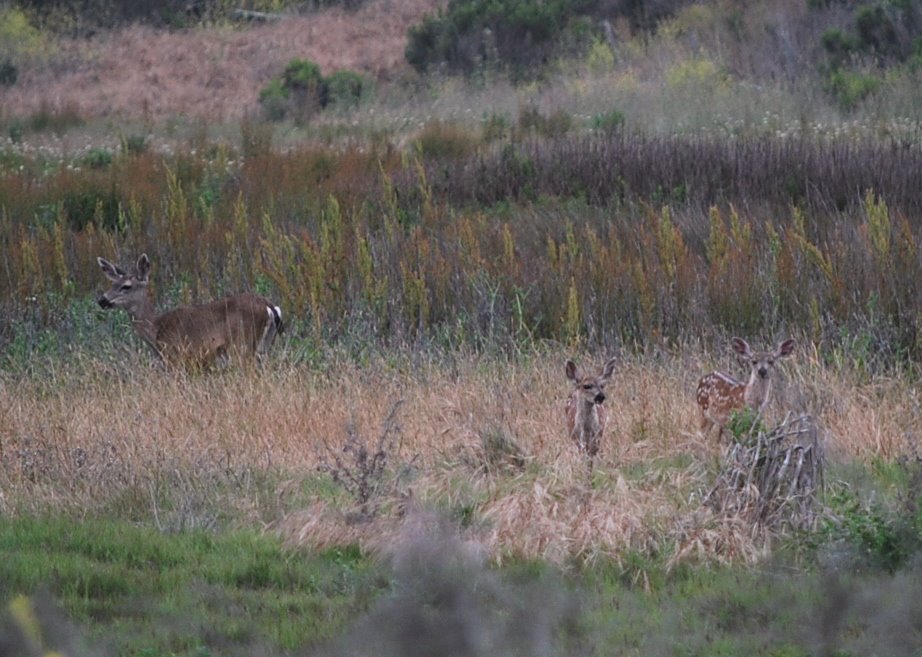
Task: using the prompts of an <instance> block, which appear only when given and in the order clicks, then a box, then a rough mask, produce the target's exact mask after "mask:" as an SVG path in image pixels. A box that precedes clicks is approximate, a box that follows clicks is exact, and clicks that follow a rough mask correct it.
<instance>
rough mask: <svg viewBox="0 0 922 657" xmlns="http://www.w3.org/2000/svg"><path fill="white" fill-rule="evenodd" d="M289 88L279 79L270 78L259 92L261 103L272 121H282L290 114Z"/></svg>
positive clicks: (267, 116)
mask: <svg viewBox="0 0 922 657" xmlns="http://www.w3.org/2000/svg"><path fill="white" fill-rule="evenodd" d="M289 95H290V94H289V93H288V89H286V88H285V85H284V84H283V83H282V81H281V80H279V79H274V80H270V81H269V84H267V85H266V86H265V87H263V89H262V91H260V92H259V103H260V105H262V108H263V113H264V114H265V116H266V118H267V119H269V120H270V121H281V120H282V119H284V118H285V115H286V114H288V104H289V102H288V97H289Z"/></svg>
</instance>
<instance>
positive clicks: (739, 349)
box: [730, 338, 752, 358]
mask: <svg viewBox="0 0 922 657" xmlns="http://www.w3.org/2000/svg"><path fill="white" fill-rule="evenodd" d="M730 345H731V346H732V347H733V351H735V352H736V353H738V354H739V355H741V356H746V357H747V358H748V357H749V356H752V349H750V348H749V343H748V342H746V341H745V340H743V338H733V339H732V340H730Z"/></svg>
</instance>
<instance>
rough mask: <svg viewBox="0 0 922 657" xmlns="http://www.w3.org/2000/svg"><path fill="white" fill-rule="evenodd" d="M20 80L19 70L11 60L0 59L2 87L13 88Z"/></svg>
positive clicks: (0, 84) (0, 83)
mask: <svg viewBox="0 0 922 657" xmlns="http://www.w3.org/2000/svg"><path fill="white" fill-rule="evenodd" d="M18 79H19V69H17V68H16V65H15V64H14V63H13V62H12V61H11V60H9V59H0V87H12V86H13V85H14V84H16V80H18Z"/></svg>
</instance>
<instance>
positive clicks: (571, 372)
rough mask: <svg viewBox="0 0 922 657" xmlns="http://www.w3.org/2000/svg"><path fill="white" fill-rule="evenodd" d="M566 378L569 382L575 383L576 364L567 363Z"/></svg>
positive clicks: (576, 377) (570, 361)
mask: <svg viewBox="0 0 922 657" xmlns="http://www.w3.org/2000/svg"><path fill="white" fill-rule="evenodd" d="M567 378H568V379H570V380H571V381H576V380H577V379H579V377H578V376H577V369H576V363H574V362H573V361H572V360H568V361H567Z"/></svg>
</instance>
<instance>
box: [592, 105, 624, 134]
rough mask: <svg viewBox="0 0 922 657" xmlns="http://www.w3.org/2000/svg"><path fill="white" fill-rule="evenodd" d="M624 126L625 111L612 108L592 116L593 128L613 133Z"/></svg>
mask: <svg viewBox="0 0 922 657" xmlns="http://www.w3.org/2000/svg"><path fill="white" fill-rule="evenodd" d="M623 128H624V112H621V111H620V110H616V109H613V110H610V111H608V112H605V113H603V114H596V115H595V116H593V117H592V129H593V130H597V131H599V132H604V133H605V134H606V135H612V134H614V133H616V132H618V131H620V130H622V129H623Z"/></svg>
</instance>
